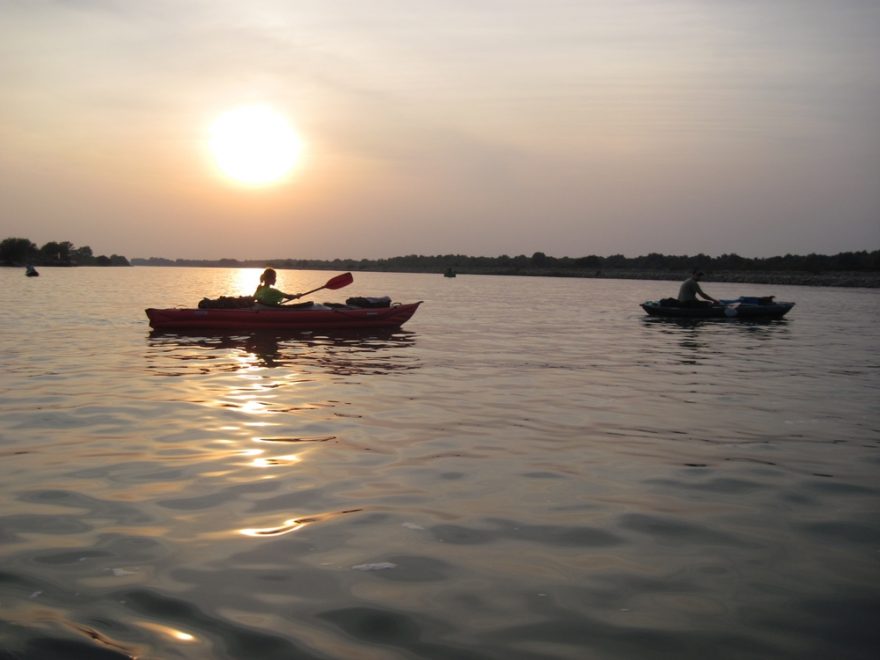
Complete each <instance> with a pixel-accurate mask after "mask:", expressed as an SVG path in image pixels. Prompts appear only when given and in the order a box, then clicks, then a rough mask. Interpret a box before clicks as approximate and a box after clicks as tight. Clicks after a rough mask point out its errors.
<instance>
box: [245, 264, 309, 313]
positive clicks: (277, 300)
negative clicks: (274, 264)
mask: <svg viewBox="0 0 880 660" xmlns="http://www.w3.org/2000/svg"><path fill="white" fill-rule="evenodd" d="M277 278H278V275H277V274H276V273H275V269H274V268H267V269H266V270H264V271H263V274H262V275H260V285H259V286H258V287H257V290H256V291H254V300H256V302H258V303H259V304H261V305H266V306H268V307H278V306H279V305H280V304H281V303H283V302H284V301H285V300H296V299H297V298H299V297H300V295H301V294H299V293H284V291H281V290H279V289H276V288H275V286H274V284H275V281H276V279H277Z"/></svg>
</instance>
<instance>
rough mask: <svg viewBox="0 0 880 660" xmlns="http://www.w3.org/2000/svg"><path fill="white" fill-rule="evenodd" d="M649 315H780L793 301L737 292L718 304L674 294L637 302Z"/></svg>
mask: <svg viewBox="0 0 880 660" xmlns="http://www.w3.org/2000/svg"><path fill="white" fill-rule="evenodd" d="M641 307H642V309H644V310H645V311H646V312H647V313H648V314H649V315H651V316H658V317H662V318H669V319H724V318H728V319H756V320H757V319H762V320H769V319H781V318H782V317H783V316H785V315H786V314H787V313H788V312H789V310H791V308H792V307H794V303H793V302H775V301H774V300H773V296H766V297H758V296H741V297H739V298H737V299H736V300H722V301H721V304H720V305H716V304H714V303H707V304H705V305H702V304H699V305H681V304H679V302H678V301H677V300H675V299H674V298H666V299H664V300H649V301H648V302H643V303H642V305H641Z"/></svg>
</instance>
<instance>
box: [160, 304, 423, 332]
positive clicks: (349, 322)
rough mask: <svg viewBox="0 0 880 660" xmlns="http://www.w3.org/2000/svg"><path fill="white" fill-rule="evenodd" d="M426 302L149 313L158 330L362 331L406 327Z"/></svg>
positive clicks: (181, 309)
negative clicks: (314, 307) (420, 306)
mask: <svg viewBox="0 0 880 660" xmlns="http://www.w3.org/2000/svg"><path fill="white" fill-rule="evenodd" d="M421 304H422V301H419V302H416V303H407V304H395V305H392V306H391V307H376V308H370V307H349V306H346V307H333V308H324V307H319V308H318V309H313V308H308V307H305V308H303V307H289V308H284V307H280V308H265V307H264V308H259V309H258V308H252V307H251V308H246V309H183V308H175V309H152V308H151V309H148V310H146V312H147V317H148V318H149V319H150V325H151V326H152V327H153V328H154V329H156V330H200V329H205V330H361V329H366V328H395V327H398V326H400V325H403V324H404V323H406V322H407V321H408V320H409V319H410V317H412V315H413V314H415V313H416V310H417V309H418V308H419V305H421Z"/></svg>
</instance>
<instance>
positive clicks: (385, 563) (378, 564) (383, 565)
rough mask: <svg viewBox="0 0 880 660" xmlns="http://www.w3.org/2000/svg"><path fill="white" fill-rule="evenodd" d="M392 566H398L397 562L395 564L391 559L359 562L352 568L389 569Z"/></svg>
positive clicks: (360, 569)
mask: <svg viewBox="0 0 880 660" xmlns="http://www.w3.org/2000/svg"><path fill="white" fill-rule="evenodd" d="M392 568H397V564H393V563H391V562H390V561H380V562H376V563H375V564H358V565H357V566H352V567H351V570H353V571H387V570H389V569H392Z"/></svg>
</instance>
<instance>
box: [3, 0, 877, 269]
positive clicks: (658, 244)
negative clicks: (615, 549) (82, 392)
mask: <svg viewBox="0 0 880 660" xmlns="http://www.w3.org/2000/svg"><path fill="white" fill-rule="evenodd" d="M0 90H2V91H0V94H2V97H0V98H2V103H0V238H5V237H10V236H15V237H24V238H30V239H31V240H32V241H34V242H35V243H37V244H38V245H42V244H43V243H45V242H47V241H50V240H69V241H71V242H72V243H74V244H75V245H78V246H82V245H89V246H91V247H92V249H93V250H94V251H95V252H96V253H105V254H110V253H117V254H123V255H125V256H127V257H149V256H165V257H172V258H176V257H191V258H219V257H237V258H273V257H293V258H297V257H302V258H328V259H329V258H334V257H356V258H357V257H369V258H376V257H390V256H397V255H405V254H446V253H464V254H470V255H486V256H498V255H501V254H509V255H518V254H528V255H530V254H532V253H533V252H535V251H542V252H545V253H547V254H549V255H553V256H558V257H561V256H572V257H577V256H583V255H587V254H598V255H603V256H604V255H610V254H616V253H622V254H625V255H627V256H637V255H640V254H646V253H648V252H663V253H666V254H695V253H697V252H704V253H707V254H711V255H718V254H722V253H729V252H736V253H738V254H741V255H743V256H771V255H775V254H785V253H794V254H805V253H808V252H820V253H826V254H831V253H836V252H840V251H848V250H863V249H868V250H874V249H880V1H878V0H861V1H860V0H692V1H686V0H568V1H564V0H530V1H526V0H371V1H368V0H313V1H304V0H275V1H272V0H248V2H242V1H241V0H236V1H234V2H233V1H226V0H196V1H186V0H150V1H149V2H146V1H140V0H128V1H114V0H55V1H49V0H0ZM256 102H259V103H263V104H268V105H270V106H272V107H274V108H275V109H276V110H278V111H279V112H282V113H284V115H286V116H287V117H288V118H289V121H290V122H292V124H293V125H294V126H295V127H296V129H297V130H298V132H299V134H300V136H301V139H302V141H303V142H304V144H305V151H304V156H303V158H302V161H301V162H300V164H299V165H298V167H297V169H296V170H295V172H294V174H293V176H292V178H290V179H289V180H288V181H286V182H283V183H282V184H279V185H275V186H269V187H263V188H253V187H243V186H241V185H239V184H236V183H234V182H232V181H230V180H228V179H227V178H224V177H223V176H221V175H220V173H219V172H218V170H217V167H216V165H215V163H214V162H213V161H212V158H211V157H210V154H209V152H208V149H207V146H206V142H207V138H208V127H209V126H210V125H211V122H212V121H213V120H214V119H215V118H216V117H217V116H218V115H220V114H221V113H223V112H224V111H225V110H227V109H229V108H232V107H236V106H240V105H242V104H249V103H256Z"/></svg>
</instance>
